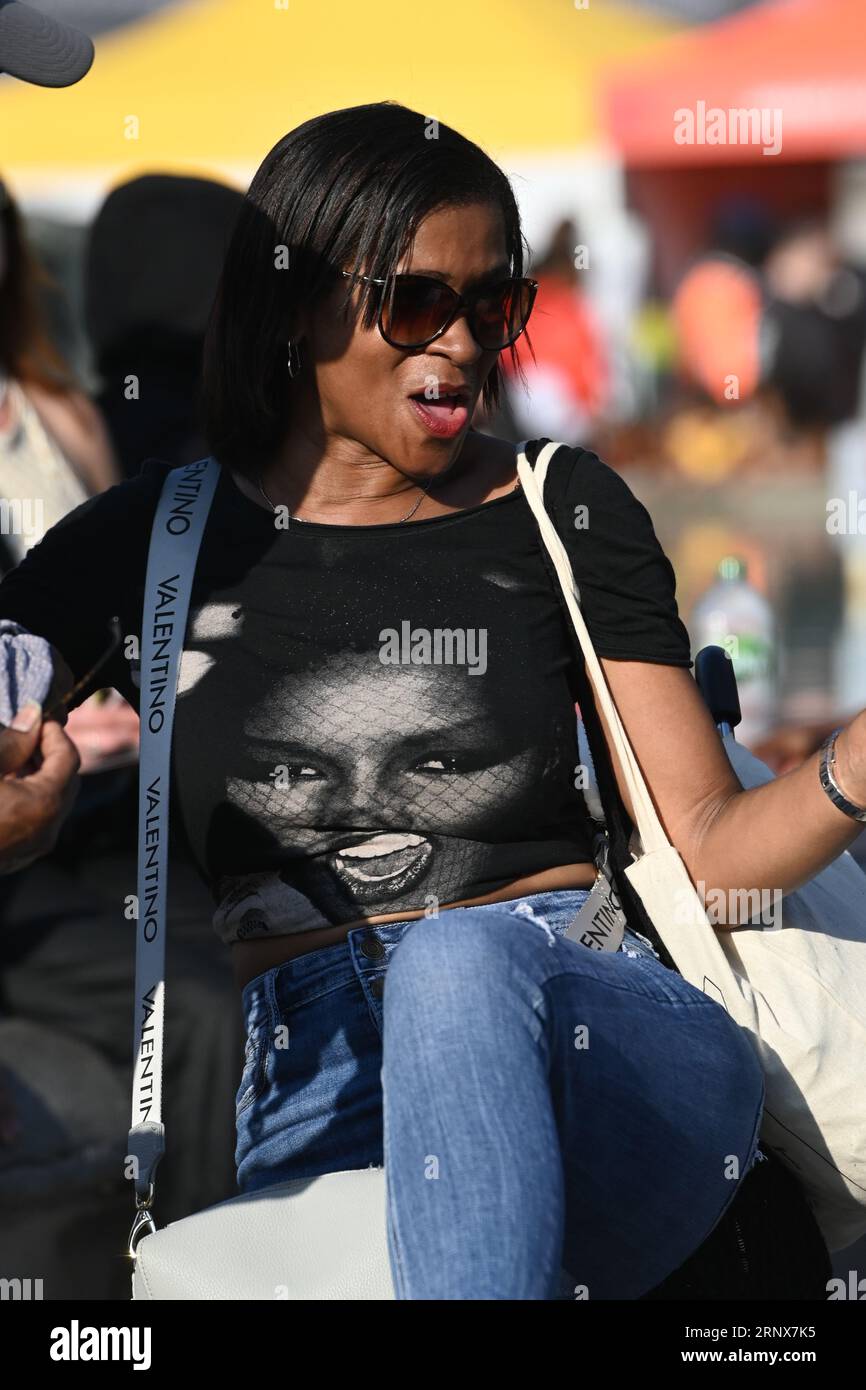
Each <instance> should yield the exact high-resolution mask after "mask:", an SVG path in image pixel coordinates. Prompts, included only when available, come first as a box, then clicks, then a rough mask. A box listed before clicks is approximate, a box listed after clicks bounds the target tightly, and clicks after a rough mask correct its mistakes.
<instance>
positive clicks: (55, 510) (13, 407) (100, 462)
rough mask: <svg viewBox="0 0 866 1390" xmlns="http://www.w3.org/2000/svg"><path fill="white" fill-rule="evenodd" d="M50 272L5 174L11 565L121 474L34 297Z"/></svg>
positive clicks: (5, 532) (1, 332) (4, 376)
mask: <svg viewBox="0 0 866 1390" xmlns="http://www.w3.org/2000/svg"><path fill="white" fill-rule="evenodd" d="M44 279H45V274H44V271H41V269H40V267H39V265H38V263H37V261H36V259H35V257H34V256H33V255H32V253H31V251H30V249H29V247H28V245H27V242H26V239H25V235H24V228H23V224H22V218H21V214H20V212H19V210H18V208H17V207H16V205H15V202H14V199H13V198H12V195H11V193H10V191H9V188H8V186H7V185H6V184H4V183H3V182H2V180H0V497H2V498H3V499H4V501H5V502H6V503H7V516H8V517H9V518H10V520H11V522H12V524H11V525H8V526H7V525H4V526H3V528H2V534H0V565H2V568H3V570H4V571H6V570H8V569H11V568H12V566H13V565H14V564H17V563H18V561H19V560H20V559H22V557H23V556H24V555H25V554H26V552H27V550H28V549H29V548H30V546H32V545H35V544H36V542H37V541H38V540H41V538H42V536H43V535H44V534H45V532H46V531H47V530H48V529H49V527H51V526H53V525H54V524H55V522H57V521H59V520H60V519H61V517H63V516H65V515H66V513H67V512H69V511H71V510H72V509H73V507H77V506H78V505H79V503H81V502H84V501H85V500H86V499H87V498H88V497H89V496H91V495H92V494H94V493H96V492H102V491H103V490H104V489H105V488H107V487H111V485H112V484H113V483H115V482H118V481H119V476H120V475H119V473H118V471H117V467H116V464H115V461H114V456H113V453H112V449H111V444H110V442H109V438H108V433H107V431H106V429H105V427H104V425H103V423H102V420H101V418H100V415H99V412H98V411H97V410H96V409H95V408H94V406H93V405H92V404H91V402H90V401H89V400H88V398H87V396H86V395H85V393H84V392H83V391H82V390H81V389H80V387H79V386H78V384H77V383H76V382H75V380H74V378H73V376H72V374H71V372H70V371H69V369H68V368H67V367H66V365H65V363H64V362H63V361H62V359H61V357H60V355H59V353H58V352H57V350H56V348H55V347H54V346H53V345H52V343H51V342H50V341H49V339H48V336H47V334H46V331H45V328H44V326H43V323H42V320H41V316H40V312H39V307H38V298H37V296H38V290H39V287H40V284H41V283H43V282H44Z"/></svg>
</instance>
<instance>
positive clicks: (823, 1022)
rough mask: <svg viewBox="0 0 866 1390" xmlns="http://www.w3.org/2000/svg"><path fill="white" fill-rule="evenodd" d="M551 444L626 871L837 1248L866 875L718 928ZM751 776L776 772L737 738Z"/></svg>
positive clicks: (862, 1016) (850, 1220)
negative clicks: (637, 731) (598, 623)
mask: <svg viewBox="0 0 866 1390" xmlns="http://www.w3.org/2000/svg"><path fill="white" fill-rule="evenodd" d="M561 447H562V445H561V444H547V445H546V446H545V447H544V449H543V450H542V451H541V453H540V455H539V457H538V460H537V462H536V465H535V469H534V471H533V469H532V467H531V466H530V464H529V462H528V460H527V459H526V456H525V454H523V453H521V455H520V457H519V459H518V465H517V467H518V474H519V477H520V481H521V483H522V485H523V490H524V493H525V495H526V498H527V501H528V502H529V505H530V506H531V508H532V510H533V512H534V514H535V517H536V520H537V522H538V526H539V529H540V532H541V536H542V539H543V541H544V544H545V546H546V548H547V550H548V552H549V554H550V557H551V559H552V561H553V564H554V567H555V570H556V574H557V577H558V579H559V583H560V585H561V587H562V591H563V594H564V597H565V602H566V606H567V609H568V613H569V615H570V617H571V621H572V624H573V626H574V630H575V632H576V634H577V637H578V640H579V642H580V645H581V648H582V650H583V654H584V658H585V662H586V670H587V675H588V677H589V680H590V682H591V684H592V689H593V692H594V696H595V701H596V705H597V707H598V708H599V709H600V710H601V711H603V713H604V715H605V717H606V719H607V722H608V727H609V728H610V729H611V732H612V737H613V741H614V744H615V747H616V752H617V758H618V761H619V763H620V766H621V767H622V770H623V775H624V778H625V781H626V784H627V786H628V789H629V794H630V796H631V801H632V805H633V807H634V810H635V817H636V822H637V824H636V826H635V833H634V834H633V836H632V839H631V842H630V844H629V849H630V851H631V853H632V855H633V859H634V862H633V863H631V864H629V865H627V866H626V867H625V870H624V872H625V874H626V876H627V877H628V879H629V881H630V883H631V884H632V886H633V887H634V889H635V891H636V893H637V895H638V897H639V898H640V900H641V902H642V904H643V906H644V908H645V910H646V912H647V914H648V916H649V918H650V920H651V921H652V923H653V925H654V927H655V929H656V931H657V932H658V934H659V936H660V937H661V939H662V941H663V943H664V945H665V947H666V948H667V950H668V951H669V952H670V954H671V956H672V957H673V960H674V961H675V963H676V966H677V969H678V970H679V971H680V973H681V974H682V975H683V976H684V978H685V979H687V980H688V981H689V982H690V983H691V984H693V985H696V986H697V987H698V989H701V990H703V991H704V992H705V993H706V994H708V995H710V996H711V997H712V998H715V999H716V1000H718V1002H719V1003H721V1004H722V1005H723V1006H724V1007H725V1008H726V1009H727V1010H728V1012H729V1013H730V1015H731V1017H732V1018H733V1019H734V1020H735V1021H736V1022H737V1023H738V1024H739V1025H740V1026H741V1027H742V1028H744V1029H745V1030H746V1032H747V1033H748V1035H749V1038H750V1041H751V1042H752V1044H753V1046H754V1048H755V1050H756V1052H757V1054H758V1057H759V1058H760V1061H761V1064H762V1067H763V1070H764V1078H765V1085H766V1104H765V1111H764V1124H763V1127H762V1130H761V1135H762V1138H763V1139H764V1140H765V1141H766V1143H767V1145H768V1146H769V1147H770V1148H772V1149H773V1150H774V1151H775V1152H776V1153H777V1154H778V1155H779V1157H780V1158H781V1159H782V1160H783V1161H784V1162H785V1163H787V1164H788V1166H789V1167H790V1168H791V1169H792V1170H793V1171H794V1172H795V1173H796V1175H797V1177H798V1178H799V1180H800V1182H801V1184H802V1187H803V1189H804V1192H805V1194H806V1197H807V1199H808V1200H809V1202H810V1204H811V1206H812V1209H813V1211H814V1214H815V1217H816V1220H817V1221H818V1224H819V1225H820V1227H821V1230H822V1232H823V1235H824V1239H825V1240H826V1242H827V1245H828V1246H829V1248H830V1249H831V1250H839V1249H843V1248H844V1247H845V1246H847V1245H850V1244H852V1243H853V1242H854V1241H855V1240H857V1239H858V1237H859V1236H861V1235H862V1234H863V1233H864V1232H866V892H864V889H866V876H864V875H863V874H862V873H861V871H860V870H859V868H858V866H857V865H856V864H855V863H854V861H853V860H852V859H851V856H850V855H848V854H843V855H840V856H839V858H838V859H836V860H835V861H834V862H833V863H832V864H831V865H829V866H828V868H826V869H825V870H824V871H823V873H821V874H819V875H818V876H817V877H816V878H814V879H813V880H811V882H809V883H808V884H807V885H805V887H803V888H801V889H798V890H797V891H796V892H793V893H789V894H786V895H785V897H784V899H783V900H782V908H781V914H779V915H780V917H781V927H780V926H779V925H778V920H779V915H777V918H776V922H774V925H773V926H772V927H769V928H768V927H766V926H764V925H763V924H762V925H755V926H751V925H750V926H745V927H738V928H735V929H733V930H727V929H724V930H716V929H715V928H714V927H713V925H712V924H711V922H710V920H709V918H708V916H707V914H706V912H705V910H704V906H703V904H702V902H701V899H700V897H699V895H698V893H697V891H696V889H695V886H694V884H693V883H692V881H691V879H690V878H689V875H688V872H687V870H686V867H685V865H684V863H683V861H682V859H681V857H680V855H679V852H678V851H677V850H676V848H675V847H674V846H673V845H672V844H671V843H670V841H669V840H668V838H667V836H666V834H665V831H664V828H663V827H662V824H661V821H660V820H659V818H658V815H657V814H656V810H655V807H654V806H653V803H652V800H651V798H650V795H649V792H648V790H647V785H646V782H645V781H644V777H643V773H642V772H641V770H640V766H639V764H638V762H637V759H636V758H635V755H634V752H633V750H632V747H631V744H630V743H629V740H628V737H627V735H626V733H625V729H624V728H623V725H622V721H621V720H620V717H619V714H618V712H617V709H616V706H615V704H614V702H613V698H612V696H611V694H610V690H609V688H608V685H607V680H606V678H605V675H604V672H603V670H602V668H601V665H600V663H599V661H598V658H597V656H596V654H595V651H594V649H593V646H592V642H591V640H590V636H589V633H588V631H587V628H586V624H585V622H584V620H583V616H582V614H581V612H580V599H579V592H578V589H577V585H576V583H575V580H574V576H573V574H572V571H571V565H570V563H569V560H568V555H567V552H566V550H565V547H564V545H563V543H562V541H561V539H560V537H559V534H558V532H557V530H556V528H555V526H554V525H553V522H552V521H551V519H550V517H549V516H548V514H547V511H546V509H545V507H544V502H543V490H544V480H545V476H546V473H547V469H548V466H549V464H550V460H551V458H552V457H553V455H554V454H555V453H556V451H557V449H559V448H561ZM725 747H726V749H727V751H728V756H729V758H730V760H731V762H732V765H733V767H734V769H735V771H736V772H737V773H738V775H739V777H740V780H741V782H743V784H744V785H747V786H748V785H757V784H758V782H759V781H763V780H767V779H770V778H772V773H771V772H770V770H769V768H766V767H765V766H764V764H763V763H761V762H760V761H759V760H758V759H757V758H754V757H752V755H751V754H749V753H748V752H747V751H746V750H745V749H741V748H740V747H739V745H738V744H737V743H736V740H735V739H726V740H725Z"/></svg>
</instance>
